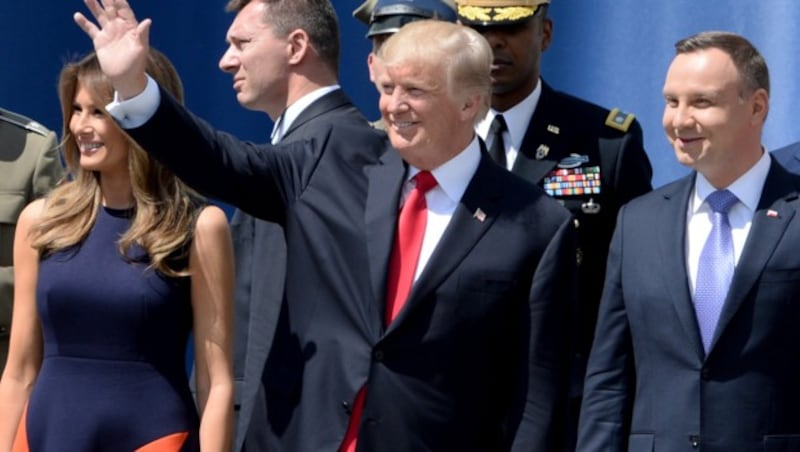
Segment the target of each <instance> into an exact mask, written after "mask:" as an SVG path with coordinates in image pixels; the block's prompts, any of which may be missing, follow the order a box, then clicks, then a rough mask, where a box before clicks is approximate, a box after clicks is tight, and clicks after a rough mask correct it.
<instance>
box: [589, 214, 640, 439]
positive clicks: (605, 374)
mask: <svg viewBox="0 0 800 452" xmlns="http://www.w3.org/2000/svg"><path fill="white" fill-rule="evenodd" d="M634 227H635V225H634ZM624 235H625V208H624V207H623V208H622V209H621V210H620V213H619V215H618V220H617V228H616V230H615V232H614V237H613V239H612V241H611V248H610V251H609V255H608V269H607V273H606V280H605V286H604V289H603V297H602V300H601V302H600V312H599V316H598V321H597V329H596V332H595V339H594V344H593V346H592V352H591V354H590V355H589V363H588V366H587V371H586V380H585V385H584V399H583V405H582V407H581V414H580V423H579V427H578V447H577V450H580V451H582V452H592V451H603V452H611V451H620V452H623V451H625V450H627V436H628V430H629V428H630V406H631V404H632V399H633V396H632V394H633V388H634V384H635V382H634V374H633V345H632V341H631V331H630V326H629V323H628V314H627V311H626V307H625V297H624V292H623V288H622V271H623V258H624V256H623V250H624V247H623V244H624Z"/></svg>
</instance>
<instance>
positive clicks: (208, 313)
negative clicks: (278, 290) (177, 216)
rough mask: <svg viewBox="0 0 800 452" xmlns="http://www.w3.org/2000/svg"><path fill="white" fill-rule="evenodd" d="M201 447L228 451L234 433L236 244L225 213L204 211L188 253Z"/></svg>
mask: <svg viewBox="0 0 800 452" xmlns="http://www.w3.org/2000/svg"><path fill="white" fill-rule="evenodd" d="M189 270H190V272H191V275H192V276H191V277H192V309H193V312H194V341H195V369H196V371H195V373H196V382H197V404H198V407H199V409H200V448H201V449H202V451H203V452H210V451H228V450H230V447H231V435H232V431H233V370H232V361H233V359H232V356H233V332H232V330H233V245H232V243H231V235H230V230H229V229H228V221H227V218H226V217H225V214H224V213H223V212H222V210H221V209H219V208H217V207H213V206H209V207H206V208H205V209H203V211H202V212H201V213H200V216H199V218H198V219H197V225H196V227H195V233H194V240H193V241H192V247H191V253H190V255H189Z"/></svg>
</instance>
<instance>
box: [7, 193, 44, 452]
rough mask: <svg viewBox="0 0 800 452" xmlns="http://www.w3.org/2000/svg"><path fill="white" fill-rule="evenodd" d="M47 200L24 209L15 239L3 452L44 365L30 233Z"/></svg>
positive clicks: (36, 267)
mask: <svg viewBox="0 0 800 452" xmlns="http://www.w3.org/2000/svg"><path fill="white" fill-rule="evenodd" d="M43 208H44V200H41V199H40V200H37V201H34V202H32V203H31V204H29V205H28V206H27V207H25V209H23V211H22V213H21V214H20V217H19V220H18V222H17V229H16V232H15V235H14V313H13V317H12V321H11V342H10V347H9V352H8V361H7V363H6V367H5V370H4V372H3V378H2V380H0V413H3V414H2V415H0V451H3V452H5V451H10V450H11V446H12V444H13V441H14V436H15V435H16V432H17V428H18V427H19V423H20V420H21V419H22V413H23V411H24V409H25V405H26V404H27V403H28V397H29V396H30V393H31V390H32V389H33V384H34V382H35V381H36V376H37V375H38V373H39V367H40V366H41V364H42V327H41V325H40V324H39V315H38V314H37V312H36V280H37V277H38V275H39V253H38V252H37V251H36V250H35V249H33V248H31V246H30V244H31V241H30V235H29V232H30V231H31V228H32V227H33V225H35V224H36V222H37V221H38V220H39V218H40V215H41V212H42V209H43Z"/></svg>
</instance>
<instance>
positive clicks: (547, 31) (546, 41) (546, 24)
mask: <svg viewBox="0 0 800 452" xmlns="http://www.w3.org/2000/svg"><path fill="white" fill-rule="evenodd" d="M551 42H553V21H552V20H551V19H550V18H549V17H545V18H544V19H543V20H542V52H544V51H545V50H547V48H548V47H550V43H551Z"/></svg>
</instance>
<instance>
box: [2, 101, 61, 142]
mask: <svg viewBox="0 0 800 452" xmlns="http://www.w3.org/2000/svg"><path fill="white" fill-rule="evenodd" d="M0 121H4V122H7V123H9V124H14V125H15V126H17V127H22V128H23V129H25V130H27V131H30V132H34V133H38V134H39V135H42V136H47V135H48V134H49V133H50V130H49V129H48V128H47V127H45V126H43V125H41V124H39V123H38V122H36V121H34V120H32V119H30V118H27V117H25V116H22V115H20V114H18V113H14V112H13V111H8V110H6V109H3V108H0Z"/></svg>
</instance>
